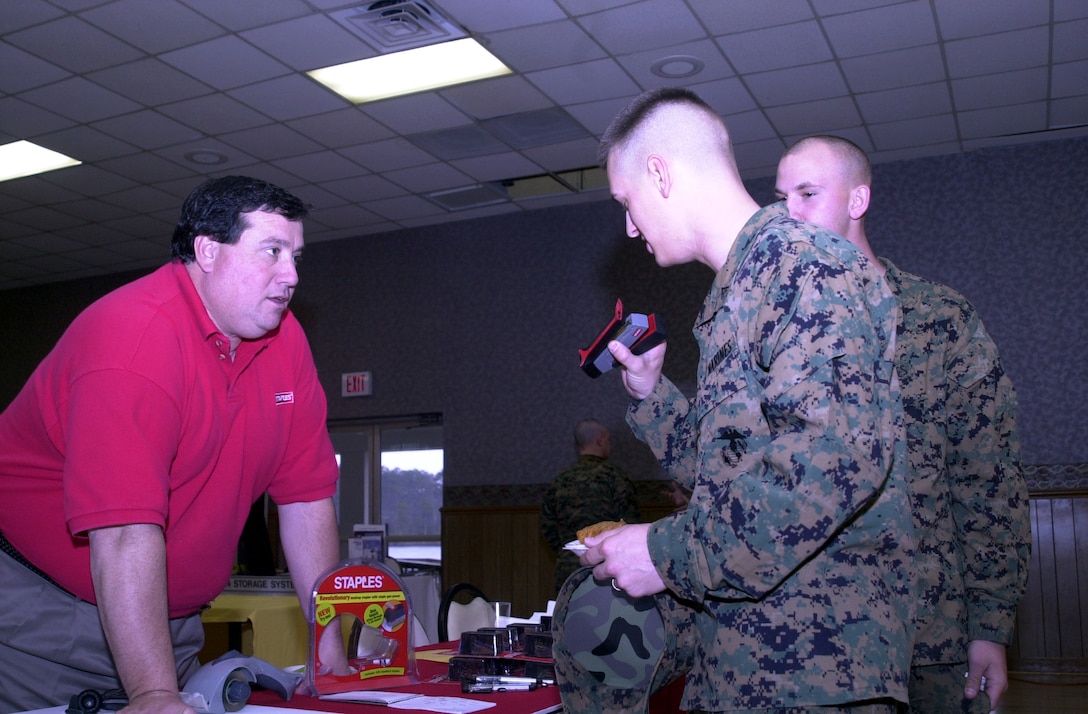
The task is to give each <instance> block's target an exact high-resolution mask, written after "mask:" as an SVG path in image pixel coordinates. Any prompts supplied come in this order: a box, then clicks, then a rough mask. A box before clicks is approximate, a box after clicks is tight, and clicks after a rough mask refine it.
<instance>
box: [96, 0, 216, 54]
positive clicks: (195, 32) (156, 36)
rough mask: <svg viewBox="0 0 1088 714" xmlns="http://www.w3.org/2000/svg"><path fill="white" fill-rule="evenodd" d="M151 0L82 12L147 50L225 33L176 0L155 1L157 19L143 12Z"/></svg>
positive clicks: (123, 1)
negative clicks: (144, 6) (143, 8)
mask: <svg viewBox="0 0 1088 714" xmlns="http://www.w3.org/2000/svg"><path fill="white" fill-rule="evenodd" d="M145 2H147V0H117V1H116V2H111V3H108V4H106V5H102V6H100V7H96V8H94V9H92V10H87V11H86V12H83V13H81V14H80V17H82V18H83V19H85V20H86V21H88V22H90V23H92V24H94V25H96V26H97V27H100V28H101V29H103V30H105V31H106V32H108V33H110V34H111V35H114V36H115V37H119V38H121V39H122V40H124V41H125V42H128V43H129V44H131V45H133V46H135V47H139V48H140V49H141V50H143V51H144V52H149V53H152V54H157V53H159V52H166V51H167V50H173V49H177V48H178V47H184V46H185V45H191V44H193V43H194V42H202V41H203V40H209V39H211V38H213V37H217V36H219V35H222V34H223V28H221V27H219V26H218V25H216V24H215V23H213V22H210V21H209V20H208V19H207V18H205V17H203V16H201V15H199V14H197V13H195V12H193V11H192V10H190V9H189V8H187V7H185V6H184V5H182V4H180V3H178V2H175V0H155V13H154V16H153V18H149V17H148V16H147V15H146V14H144V13H141V12H140V6H141V5H143V4H144V3H145Z"/></svg>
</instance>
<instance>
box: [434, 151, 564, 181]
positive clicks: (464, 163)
mask: <svg viewBox="0 0 1088 714" xmlns="http://www.w3.org/2000/svg"><path fill="white" fill-rule="evenodd" d="M450 163H451V164H453V166H454V167H455V168H457V169H458V170H459V171H462V172H463V173H465V174H466V175H468V176H471V177H472V178H473V179H475V180H476V181H501V180H503V179H512V178H518V177H521V176H535V175H537V174H541V173H544V169H543V167H541V166H539V165H538V164H536V163H535V162H533V161H530V160H529V159H527V158H526V157H525V155H524V154H521V153H518V152H515V151H507V152H505V153H502V154H493V155H491V156H476V157H473V158H469V159H458V160H456V161H451V162H450Z"/></svg>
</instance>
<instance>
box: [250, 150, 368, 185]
mask: <svg viewBox="0 0 1088 714" xmlns="http://www.w3.org/2000/svg"><path fill="white" fill-rule="evenodd" d="M270 163H272V164H273V165H275V166H279V167H280V168H282V169H283V170H284V171H290V172H291V173H293V174H295V175H296V176H300V177H302V178H303V179H305V180H307V181H312V182H314V183H319V182H321V181H330V180H333V179H342V178H350V177H352V176H359V175H362V174H365V173H366V170H365V169H363V168H362V167H361V166H359V165H358V164H357V163H355V162H354V161H352V160H351V159H348V158H346V157H345V156H342V155H341V154H339V153H337V152H336V151H332V150H328V151H318V152H316V153H313V154H303V155H302V156H289V157H287V158H283V159H277V160H276V161H272V162H270Z"/></svg>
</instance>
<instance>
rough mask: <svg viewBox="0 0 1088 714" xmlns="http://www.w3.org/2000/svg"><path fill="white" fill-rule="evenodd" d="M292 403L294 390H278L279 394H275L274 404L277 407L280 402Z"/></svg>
mask: <svg viewBox="0 0 1088 714" xmlns="http://www.w3.org/2000/svg"><path fill="white" fill-rule="evenodd" d="M294 403H295V393H294V392H280V393H279V394H277V395H276V406H277V407H278V406H280V405H281V404H294Z"/></svg>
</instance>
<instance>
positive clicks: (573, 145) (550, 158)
mask: <svg viewBox="0 0 1088 714" xmlns="http://www.w3.org/2000/svg"><path fill="white" fill-rule="evenodd" d="M598 145H599V142H598V141H597V139H595V138H594V139H578V140H577V141H567V142H564V143H562V144H552V145H551V146H541V147H539V148H536V149H526V150H525V151H523V152H521V153H523V154H525V156H526V157H528V158H529V159H530V160H531V161H533V163H535V164H537V165H539V166H540V167H541V168H543V169H544V170H545V171H567V170H569V169H581V168H586V167H588V166H596V165H597V146H598ZM522 175H526V174H522Z"/></svg>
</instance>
